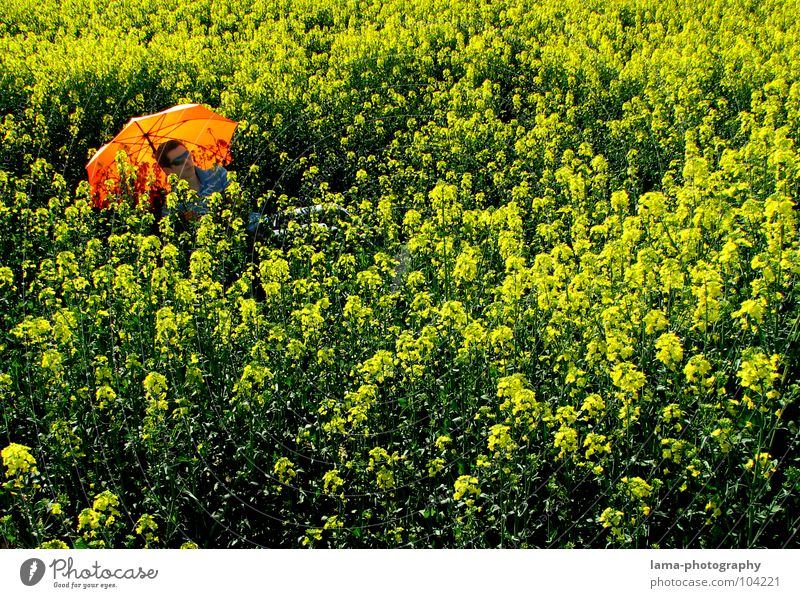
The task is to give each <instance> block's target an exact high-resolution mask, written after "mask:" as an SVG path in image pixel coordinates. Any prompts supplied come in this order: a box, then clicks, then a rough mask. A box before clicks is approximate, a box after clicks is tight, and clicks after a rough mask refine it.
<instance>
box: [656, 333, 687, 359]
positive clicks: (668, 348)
mask: <svg viewBox="0 0 800 598" xmlns="http://www.w3.org/2000/svg"><path fill="white" fill-rule="evenodd" d="M656 349H658V353H656V359H658V360H659V361H660V362H661V363H663V364H664V365H666V366H667V367H670V368H674V366H676V365H677V364H678V363H680V361H681V360H682V359H683V346H682V345H681V340H680V339H679V338H678V337H677V335H675V334H674V333H672V332H666V333H664V334H662V335H661V336H660V337H658V340H657V341H656Z"/></svg>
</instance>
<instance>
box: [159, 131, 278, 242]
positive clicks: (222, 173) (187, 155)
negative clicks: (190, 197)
mask: <svg viewBox="0 0 800 598" xmlns="http://www.w3.org/2000/svg"><path fill="white" fill-rule="evenodd" d="M156 162H158V165H159V166H160V167H161V169H162V170H163V171H164V173H165V174H166V175H167V176H169V175H171V174H174V175H176V176H177V177H178V178H179V179H183V180H184V181H186V182H187V183H189V188H190V189H193V190H194V191H196V192H197V195H198V198H197V200H196V201H193V202H192V201H190V202H182V203H179V204H178V206H177V207H178V213H180V215H181V216H182V217H183V218H185V219H186V220H197V219H199V218H200V217H201V216H203V215H204V214H207V213H208V202H207V201H206V198H207V197H208V196H209V195H211V194H212V193H217V192H219V193H222V192H223V191H225V189H227V188H228V185H229V184H230V181H229V180H228V171H226V170H225V169H224V168H223V167H222V166H218V165H217V166H214V167H213V168H209V169H207V170H204V169H202V168H198V167H197V166H195V164H194V161H193V159H192V153H191V152H190V151H189V150H187V149H186V146H185V145H183V144H182V143H181V142H180V141H177V140H175V139H170V140H169V141H166V142H164V143H162V144H161V145H160V146H159V147H158V149H157V150H156ZM169 212H170V210H169V208H167V206H166V203H163V204H162V207H161V216H166V215H167V214H169ZM262 220H264V216H263V214H262V213H261V212H250V214H249V216H248V221H247V225H246V228H247V230H248V232H249V233H250V234H251V235H252V236H255V235H256V233H257V231H258V229H259V227H260V226H262Z"/></svg>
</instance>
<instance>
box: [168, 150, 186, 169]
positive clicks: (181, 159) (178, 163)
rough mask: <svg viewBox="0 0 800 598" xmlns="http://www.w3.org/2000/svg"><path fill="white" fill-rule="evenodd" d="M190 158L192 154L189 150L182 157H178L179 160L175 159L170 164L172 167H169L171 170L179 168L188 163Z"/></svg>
mask: <svg viewBox="0 0 800 598" xmlns="http://www.w3.org/2000/svg"><path fill="white" fill-rule="evenodd" d="M189 156H190V154H189V151H188V150H187V151H185V152H183V153H182V154H181V155H180V156H178V157H177V158H175V159H174V160H173V161H172V162H171V163H170V165H169V166H170V167H171V168H177V167H178V166H181V165H183V163H184V162H186V160H188V159H189Z"/></svg>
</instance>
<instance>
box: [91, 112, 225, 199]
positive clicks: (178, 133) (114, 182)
mask: <svg viewBox="0 0 800 598" xmlns="http://www.w3.org/2000/svg"><path fill="white" fill-rule="evenodd" d="M238 124H239V123H237V122H236V121H233V120H230V119H227V118H225V117H223V116H220V115H219V114H216V113H215V112H212V111H211V110H209V109H208V108H205V107H204V106H201V105H200V104H180V105H178V106H173V107H172V108H168V109H167V110H163V111H161V112H156V113H155V114H147V115H145V116H138V117H136V118H132V119H131V120H130V121H129V122H128V124H126V125H125V126H124V127H123V129H122V131H120V132H119V134H118V135H117V136H116V137H114V139H112V140H111V141H110V142H109V143H107V144H106V145H104V146H103V147H101V148H100V149H99V150H98V151H97V153H95V155H94V156H92V159H91V160H89V163H88V164H87V165H86V171H87V173H88V175H89V183H90V184H91V186H92V195H93V200H94V202H95V204H96V205H98V206H105V205H107V199H106V198H107V195H108V193H109V192H112V193H113V192H117V193H118V192H119V191H120V187H121V185H120V183H121V179H122V174H123V173H121V172H120V168H119V164H118V163H117V160H116V156H117V153H118V152H120V151H123V152H125V154H126V156H127V160H128V162H129V163H130V165H131V166H132V168H131V172H132V173H133V174H134V176H135V183H134V185H135V190H136V191H137V192H138V193H144V192H146V191H147V190H148V189H152V188H154V187H155V188H165V187H166V177H165V175H164V172H163V171H162V170H161V168H157V167H156V158H155V153H156V149H158V147H159V146H160V145H161V144H162V143H164V142H166V141H169V140H170V139H175V140H177V141H180V142H181V143H183V144H184V145H185V146H186V149H187V150H189V151H190V152H191V153H192V160H193V161H194V164H195V165H196V166H198V167H199V168H203V169H206V168H211V167H212V166H214V165H215V164H219V165H225V164H228V163H229V162H230V160H231V154H230V142H231V137H233V133H234V131H235V130H236V126H237V125H238Z"/></svg>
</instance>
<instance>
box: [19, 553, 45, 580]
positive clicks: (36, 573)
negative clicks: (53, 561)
mask: <svg viewBox="0 0 800 598" xmlns="http://www.w3.org/2000/svg"><path fill="white" fill-rule="evenodd" d="M42 577H44V562H43V561H40V560H39V559H28V560H27V561H25V562H24V563H22V566H21V567H20V568H19V578H20V579H21V580H22V583H24V584H25V585H26V586H35V585H36V584H37V583H39V582H40V581H42Z"/></svg>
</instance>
